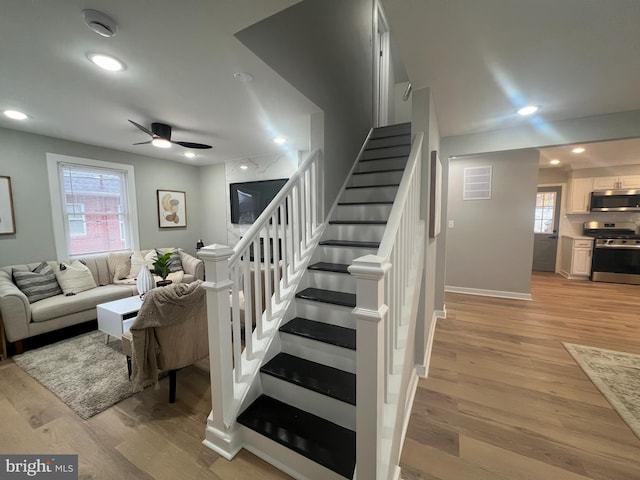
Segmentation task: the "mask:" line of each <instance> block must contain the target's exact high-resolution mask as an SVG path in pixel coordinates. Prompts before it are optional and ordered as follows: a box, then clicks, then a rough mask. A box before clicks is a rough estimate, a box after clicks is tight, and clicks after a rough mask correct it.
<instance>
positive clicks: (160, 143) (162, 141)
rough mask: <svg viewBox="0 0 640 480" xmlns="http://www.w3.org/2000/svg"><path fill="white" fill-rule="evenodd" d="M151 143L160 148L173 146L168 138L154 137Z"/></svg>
mask: <svg viewBox="0 0 640 480" xmlns="http://www.w3.org/2000/svg"><path fill="white" fill-rule="evenodd" d="M151 145H153V146H154V147H158V148H169V147H171V142H170V141H169V140H167V139H166V138H154V139H153V140H151Z"/></svg>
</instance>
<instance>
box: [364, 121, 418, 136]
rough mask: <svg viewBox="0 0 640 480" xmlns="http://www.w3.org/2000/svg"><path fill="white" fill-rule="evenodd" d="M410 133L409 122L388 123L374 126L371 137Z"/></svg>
mask: <svg viewBox="0 0 640 480" xmlns="http://www.w3.org/2000/svg"><path fill="white" fill-rule="evenodd" d="M404 134H411V124H410V123H406V124H400V125H389V126H388V127H379V128H376V129H375V130H374V131H373V133H372V134H371V137H370V138H372V139H374V138H380V137H389V136H391V135H404Z"/></svg>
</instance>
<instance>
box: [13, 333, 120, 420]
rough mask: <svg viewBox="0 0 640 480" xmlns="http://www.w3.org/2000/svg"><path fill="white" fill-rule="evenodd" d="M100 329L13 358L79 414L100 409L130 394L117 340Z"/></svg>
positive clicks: (85, 417) (82, 414) (83, 415)
mask: <svg viewBox="0 0 640 480" xmlns="http://www.w3.org/2000/svg"><path fill="white" fill-rule="evenodd" d="M104 339H105V334H104V333H103V332H100V331H95V332H90V333H86V334H84V335H79V336H77V337H73V338H70V339H68V340H63V341H61V342H58V343H54V344H52V345H47V346H45V347H42V348H38V349H35V350H30V351H28V352H25V353H23V354H21V355H16V356H14V357H13V361H14V362H15V363H16V364H17V365H18V366H19V367H20V368H22V369H23V370H24V371H25V372H27V373H28V374H29V375H31V376H32V377H33V378H35V379H36V380H38V381H39V382H40V383H41V384H42V385H44V386H45V387H47V388H48V389H49V390H51V391H52V392H53V393H55V394H56V395H57V396H58V397H59V398H60V400H62V401H63V402H64V403H66V404H67V405H68V406H69V407H70V408H71V409H72V410H73V411H74V412H76V413H77V414H78V415H79V416H80V417H82V418H84V419H85V420H86V419H87V418H90V417H92V416H93V415H95V414H97V413H100V412H102V411H103V410H105V409H107V408H109V407H110V406H111V405H114V404H116V403H118V402H120V401H122V400H124V399H125V398H127V397H130V396H131V395H133V389H132V388H131V382H129V376H128V374H127V362H126V357H125V356H124V355H123V353H122V343H121V342H120V340H117V339H114V338H113V337H110V339H111V341H110V342H109V343H108V344H105V343H104Z"/></svg>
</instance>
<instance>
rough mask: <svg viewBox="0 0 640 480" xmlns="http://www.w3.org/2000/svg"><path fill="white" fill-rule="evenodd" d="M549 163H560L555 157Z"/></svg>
mask: <svg viewBox="0 0 640 480" xmlns="http://www.w3.org/2000/svg"><path fill="white" fill-rule="evenodd" d="M549 163H550V164H551V165H558V164H559V163H560V160H558V159H557V158H554V159H553V160H550V161H549Z"/></svg>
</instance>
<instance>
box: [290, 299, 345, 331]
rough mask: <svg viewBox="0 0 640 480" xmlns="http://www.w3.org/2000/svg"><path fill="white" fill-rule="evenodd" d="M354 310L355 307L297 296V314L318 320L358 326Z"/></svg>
mask: <svg viewBox="0 0 640 480" xmlns="http://www.w3.org/2000/svg"><path fill="white" fill-rule="evenodd" d="M352 311H353V308H351V307H343V306H341V305H333V304H331V303H323V302H314V301H312V300H303V299H301V298H296V312H297V316H298V317H302V318H308V319H309V320H315V321H317V322H324V323H328V324H330V325H337V326H339V327H347V328H356V321H355V318H353V313H352Z"/></svg>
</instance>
